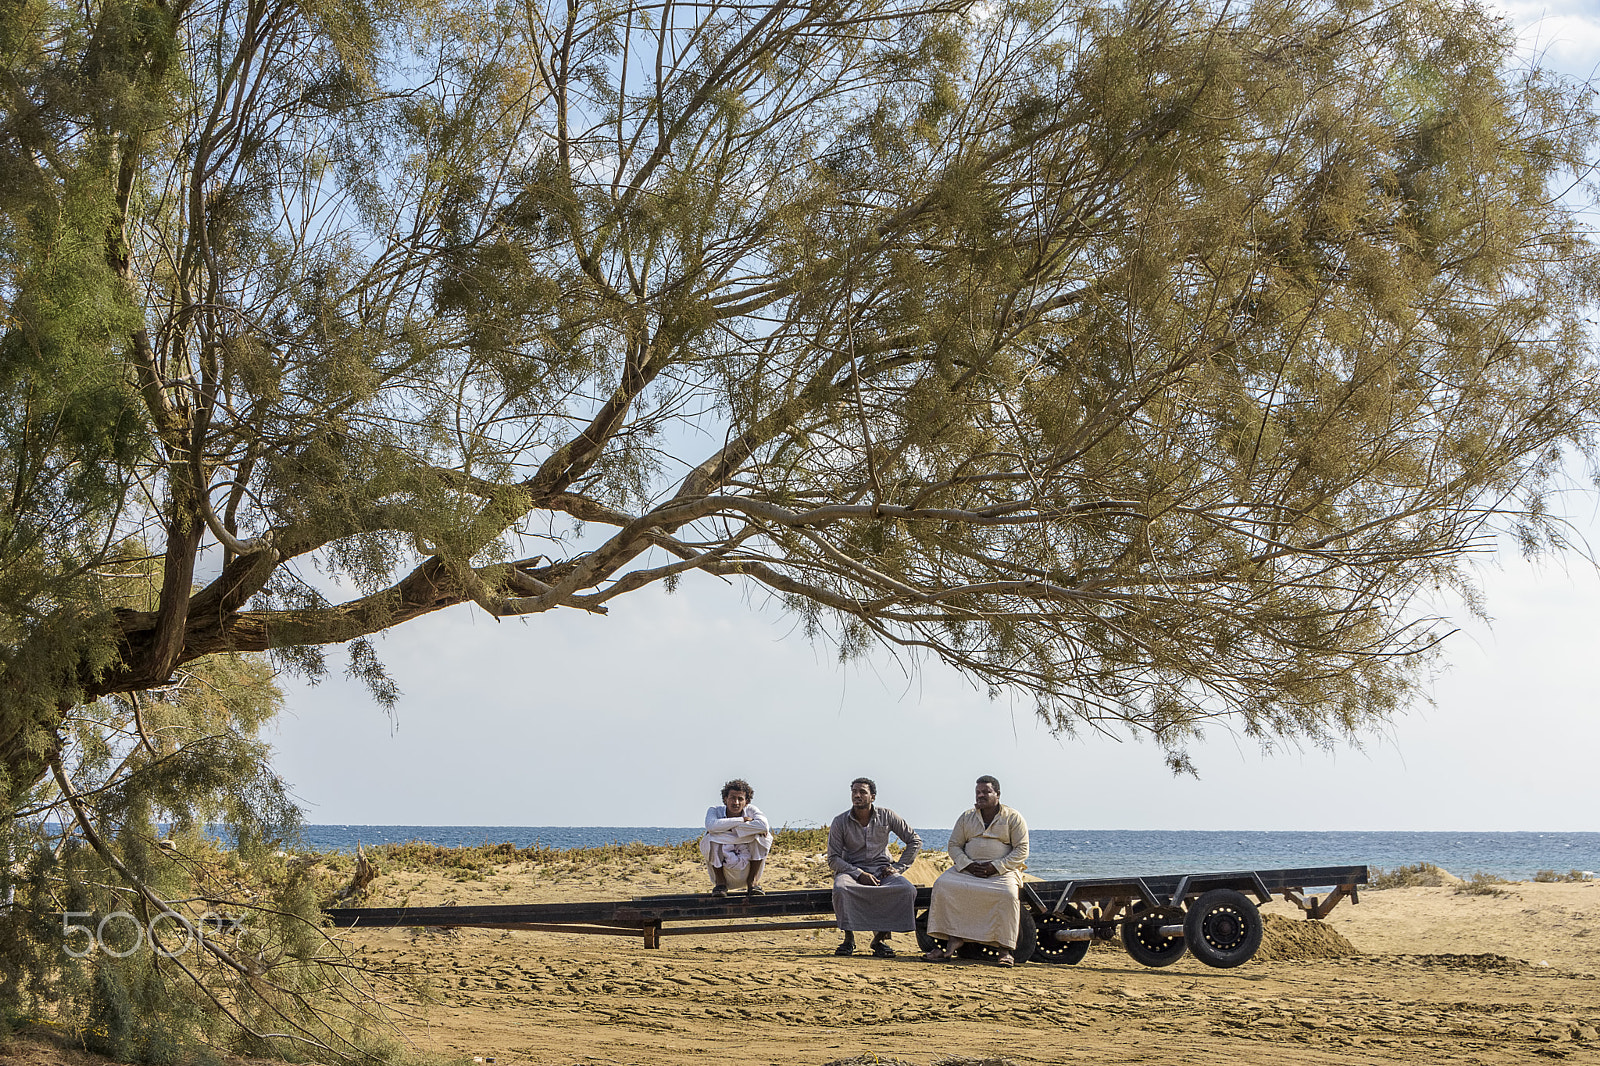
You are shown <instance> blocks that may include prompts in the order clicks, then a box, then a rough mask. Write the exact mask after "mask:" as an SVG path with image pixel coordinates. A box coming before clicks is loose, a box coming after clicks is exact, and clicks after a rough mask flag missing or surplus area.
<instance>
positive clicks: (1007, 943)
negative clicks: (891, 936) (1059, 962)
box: [923, 774, 1028, 966]
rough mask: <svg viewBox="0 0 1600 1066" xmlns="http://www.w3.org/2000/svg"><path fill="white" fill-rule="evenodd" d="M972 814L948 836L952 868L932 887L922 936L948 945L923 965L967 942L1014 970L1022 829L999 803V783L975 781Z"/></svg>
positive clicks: (1024, 856)
mask: <svg viewBox="0 0 1600 1066" xmlns="http://www.w3.org/2000/svg"><path fill="white" fill-rule="evenodd" d="M973 798H974V805H973V808H972V810H970V811H967V812H966V813H964V814H963V815H962V816H961V817H960V818H958V819H957V820H956V825H955V828H954V829H952V830H951V831H950V859H951V861H952V863H954V865H953V866H951V868H950V869H948V870H946V871H945V872H944V873H942V874H940V875H939V880H937V881H935V882H934V883H933V903H932V905H931V906H930V907H929V908H928V933H929V934H930V935H932V936H936V937H942V938H944V939H946V940H947V941H948V943H946V944H945V946H944V947H943V948H936V949H935V950H933V951H930V952H928V953H927V954H926V955H924V956H923V958H925V959H927V960H928V961H929V962H943V961H945V960H946V959H953V958H955V957H956V952H958V951H960V950H961V948H962V946H963V945H964V944H965V943H966V942H967V941H969V940H971V941H976V942H977V943H980V944H988V945H989V946H990V947H995V948H999V949H1000V957H999V959H997V960H996V961H997V962H998V963H999V964H1000V965H1001V966H1012V965H1015V963H1016V960H1015V959H1014V958H1013V957H1012V954H1011V952H1012V950H1013V949H1014V948H1016V946H1017V929H1018V926H1019V924H1020V917H1021V908H1020V906H1019V904H1018V901H1017V893H1018V889H1019V888H1020V887H1021V885H1022V871H1023V870H1024V869H1025V868H1026V866H1027V861H1028V823H1027V822H1025V821H1023V820H1022V815H1020V814H1018V813H1017V812H1016V811H1014V810H1012V809H1011V808H1010V807H1007V806H1005V805H1004V804H1002V803H1001V802H1000V782H999V781H996V780H995V779H994V778H992V777H990V776H988V775H987V774H985V775H984V776H983V777H980V778H978V785H977V789H976V790H975V791H974V793H973Z"/></svg>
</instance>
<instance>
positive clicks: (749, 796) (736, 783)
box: [722, 777, 756, 803]
mask: <svg viewBox="0 0 1600 1066" xmlns="http://www.w3.org/2000/svg"><path fill="white" fill-rule="evenodd" d="M730 792H743V793H744V801H745V802H746V803H749V802H751V801H752V800H754V799H755V798H756V790H755V789H753V788H751V787H750V782H748V781H746V780H745V779H744V778H742V777H736V778H734V779H733V780H732V781H729V782H728V783H727V784H726V785H723V786H722V801H723V802H724V803H726V802H727V801H728V793H730Z"/></svg>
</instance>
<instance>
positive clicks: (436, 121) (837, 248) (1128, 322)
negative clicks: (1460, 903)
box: [0, 0, 1596, 788]
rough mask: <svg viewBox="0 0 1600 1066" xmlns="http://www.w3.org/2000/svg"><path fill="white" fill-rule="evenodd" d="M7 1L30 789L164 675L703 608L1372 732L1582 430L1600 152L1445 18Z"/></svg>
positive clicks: (862, 0) (10, 410)
mask: <svg viewBox="0 0 1600 1066" xmlns="http://www.w3.org/2000/svg"><path fill="white" fill-rule="evenodd" d="M0 20H3V22H0V50H3V69H0V101H3V102H0V108H3V110H0V203H3V205H4V214H3V219H4V221H3V229H0V264H3V265H0V271H3V274H0V299H3V300H4V330H5V333H4V338H3V342H0V343H3V358H4V369H3V373H0V395H3V396H4V402H5V405H6V407H5V412H4V416H3V419H0V434H4V447H3V451H0V472H3V474H4V478H3V481H4V486H5V488H4V491H5V497H4V502H3V503H0V567H3V568H4V574H3V577H0V598H3V601H4V602H3V606H4V611H5V614H4V618H3V619H0V627H3V636H4V639H3V648H0V656H3V658H0V765H3V767H4V768H5V770H6V772H7V773H8V774H9V775H10V780H11V782H12V785H13V787H15V788H22V787H26V786H27V785H28V784H30V783H31V782H34V781H36V780H38V779H40V778H41V777H42V776H44V775H45V774H47V773H48V772H49V770H50V764H51V762H52V761H54V760H56V756H55V754H54V752H55V751H56V749H57V745H58V744H59V742H60V737H61V724H62V722H63V720H64V718H65V717H66V716H67V715H69V714H70V713H71V710H72V708H73V707H74V706H77V705H80V704H84V703H86V702H89V701H93V700H95V699H97V698H102V697H106V696H108V695H111V694H118V693H131V692H135V691H138V690H142V689H147V688H150V687H153V686H161V685H162V684H164V683H166V682H168V681H169V679H171V678H172V677H173V676H174V673H175V671H177V670H179V668H180V667H182V666H183V664H185V663H187V662H189V661H191V660H194V659H196V658H197V657H200V656H205V655H210V654H214V653H219V652H228V653H234V652H251V651H270V652H275V653H278V654H280V655H282V656H285V657H288V658H289V659H292V660H294V661H297V662H298V663H300V664H301V665H302V666H305V667H309V668H312V669H315V668H316V665H317V663H318V662H319V661H320V658H319V653H318V651H317V649H319V648H321V647H323V646H327V645H334V644H349V645H350V646H351V655H352V661H353V663H354V665H355V667H356V668H357V669H358V670H360V671H361V672H364V673H365V674H366V675H367V676H369V677H370V678H371V679H372V680H373V681H374V683H375V685H376V686H377V688H378V689H379V691H380V692H382V691H383V685H384V682H383V679H382V674H381V666H379V665H378V664H377V663H376V661H375V660H374V659H373V657H372V653H371V648H370V646H369V645H368V644H366V642H365V640H364V638H366V637H367V636H368V635H369V634H372V633H374V632H377V631H380V630H383V629H386V628H388V627H390V626H395V625H399V624H401V623H404V622H406V621H408V620H410V619H413V618H416V617H418V616H421V615H424V614H427V613H429V612H432V611H437V610H439V609H441V608H444V607H448V606H451V605H454V604H461V603H467V602H471V603H475V604H476V605H477V606H478V607H479V608H481V609H482V610H484V611H486V612H488V613H489V614H491V615H494V616H496V617H505V616H514V615H525V614H531V613H536V612H544V611H555V610H582V611H593V612H605V611H607V610H610V609H613V608H615V609H626V608H625V604H626V600H625V599H624V596H625V594H626V593H629V592H632V591H635V590H638V589H641V588H644V587H646V586H649V585H652V584H655V583H676V582H679V581H681V580H682V579H684V578H685V577H686V576H688V577H689V578H690V579H691V580H693V579H694V577H695V575H701V574H704V575H718V576H720V577H722V578H730V579H734V580H738V581H743V582H747V583H750V584H751V585H754V586H763V587H765V588H767V589H770V590H772V591H773V592H774V593H775V594H776V595H777V596H779V597H781V600H782V602H783V603H784V604H786V605H787V606H788V607H789V608H790V609H791V610H793V611H795V612H796V613H797V614H799V615H800V616H802V617H803V618H804V620H805V622H806V624H807V626H808V627H809V628H812V629H813V631H815V632H819V633H824V634H828V635H829V636H830V637H831V638H833V639H836V640H838V641H839V642H840V644H841V647H842V649H843V650H844V651H845V652H847V653H848V652H851V651H854V650H857V649H860V648H862V647H866V646H869V645H871V644H873V643H874V642H886V643H888V644H890V645H894V646H898V647H902V648H907V649H913V650H914V651H913V654H931V655H934V656H937V657H938V658H940V659H943V660H945V661H947V662H949V663H951V664H953V665H954V666H956V667H957V668H959V669H960V670H962V671H965V672H966V673H967V674H969V675H970V676H971V677H973V678H975V679H977V680H979V681H980V682H981V683H984V684H987V685H989V686H992V687H994V688H996V689H1001V690H1004V689H1012V690H1020V691H1022V692H1025V693H1028V694H1031V695H1032V696H1033V697H1034V698H1035V699H1036V703H1037V707H1038V710H1039V713H1040V714H1041V715H1043V716H1044V717H1045V718H1046V719H1047V720H1049V721H1050V722H1051V723H1052V724H1054V725H1056V726H1058V727H1062V728H1067V729H1070V728H1073V727H1074V726H1075V725H1081V724H1084V723H1093V724H1096V725H1100V726H1107V725H1111V724H1118V723H1125V724H1129V725H1131V726H1133V727H1135V728H1139V729H1145V730H1148V731H1150V732H1152V733H1153V734H1154V735H1155V736H1156V737H1157V738H1158V740H1159V742H1160V743H1161V744H1162V745H1163V746H1164V750H1165V751H1166V752H1167V753H1168V755H1169V757H1170V758H1171V759H1172V760H1173V762H1174V764H1175V765H1178V766H1182V765H1183V764H1184V755H1183V745H1184V742H1185V738H1186V737H1187V736H1189V735H1190V734H1191V733H1192V731H1193V730H1194V729H1195V728H1196V727H1197V726H1198V725H1200V724H1203V723H1204V722H1206V721H1208V720H1212V719H1215V718H1217V717H1225V718H1228V719H1230V720H1231V721H1232V722H1234V723H1236V724H1237V725H1238V726H1239V727H1241V728H1243V729H1244V730H1246V731H1249V732H1252V733H1256V734H1258V735H1261V736H1263V737H1266V738H1273V737H1295V736H1300V737H1311V738H1327V737H1330V736H1337V735H1340V734H1342V733H1358V732H1359V731H1360V730H1361V729H1362V728H1363V727H1364V726H1366V725H1370V724H1371V723H1373V722H1375V721H1378V720H1381V719H1383V718H1384V717H1385V716H1386V715H1388V714H1389V713H1391V712H1392V711H1393V710H1394V709H1396V708H1397V707H1399V706H1401V705H1402V704H1403V703H1404V701H1405V700H1406V699H1408V698H1409V697H1410V696H1411V695H1412V694H1413V693H1414V691H1415V688H1416V686H1417V684H1418V681H1419V673H1418V664H1419V663H1420V662H1422V661H1424V660H1425V658H1426V654H1427V652H1428V650H1429V649H1430V648H1432V647H1433V646H1434V645H1435V644H1436V642H1437V640H1438V639H1439V637H1440V636H1441V634H1442V632H1443V631H1444V629H1445V628H1447V627H1444V626H1443V624H1442V623H1441V622H1440V621H1439V620H1437V619H1434V618H1433V617H1432V616H1431V614H1430V612H1429V611H1428V610H1427V609H1425V607H1423V606H1420V605H1421V604H1425V603H1426V602H1427V601H1426V600H1425V599H1421V598H1419V593H1428V594H1430V595H1431V593H1432V590H1434V589H1436V588H1438V587H1441V586H1456V587H1459V586H1461V585H1462V583H1463V581H1464V572H1463V560H1464V558H1465V556H1466V555H1467V553H1470V552H1472V551H1474V550H1476V549H1479V548H1482V547H1483V546H1484V545H1486V544H1487V543H1488V540H1489V538H1490V537H1491V536H1492V535H1493V534H1494V533H1495V532H1496V531H1498V530H1501V529H1505V528H1512V529H1515V530H1517V531H1518V532H1519V533H1520V534H1521V535H1522V536H1523V537H1524V538H1525V539H1527V540H1528V541H1529V542H1530V543H1533V544H1538V543H1548V542H1549V540H1550V538H1551V537H1558V536H1559V530H1558V529H1556V528H1555V527H1554V526H1553V525H1552V524H1551V522H1550V520H1549V519H1548V518H1547V516H1546V513H1545V510H1544V507H1543V504H1542V500H1543V499H1544V495H1545V493H1546V492H1548V491H1549V489H1550V486H1551V483H1552V479H1553V478H1555V477H1558V476H1559V474H1560V472H1561V469H1562V464H1563V462H1564V459H1563V456H1564V454H1570V449H1572V448H1573V447H1576V448H1579V449H1582V448H1583V447H1584V446H1585V445H1586V444H1587V443H1588V440H1589V435H1590V433H1591V430H1592V428H1593V424H1594V414H1595V411H1596V407H1595V402H1594V401H1595V398H1596V392H1595V390H1596V373H1595V371H1596V365H1595V359H1594V352H1593V348H1592V336H1591V333H1590V330H1589V328H1588V326H1587V324H1586V322H1585V320H1584V314H1585V310H1586V307H1587V303H1586V301H1588V299H1589V298H1590V296H1591V293H1592V289H1591V286H1592V285H1593V283H1594V281H1595V279H1596V272H1595V265H1596V264H1595V255H1594V249H1593V248H1592V246H1591V245H1590V244H1589V243H1588V241H1587V239H1586V237H1585V236H1584V235H1583V231H1582V228H1581V227H1580V226H1579V224H1578V221H1577V219H1576V216H1575V213H1574V207H1573V204H1574V202H1575V201H1574V194H1573V193H1572V191H1571V190H1572V189H1574V188H1579V187H1580V186H1579V185H1578V184H1577V183H1578V182H1579V181H1580V179H1582V177H1583V176H1584V175H1586V173H1587V168H1588V167H1589V166H1590V165H1591V163H1592V162H1593V160H1594V144H1595V135H1596V121H1595V115H1594V113H1593V111H1592V109H1591V107H1590V103H1589V96H1588V95H1587V94H1586V93H1585V92H1583V91H1581V87H1575V86H1569V85H1564V84H1562V83H1561V82H1560V81H1559V80H1556V79H1553V78H1550V77H1548V76H1546V75H1544V74H1542V73H1540V72H1539V71H1537V70H1532V69H1523V68H1520V67H1519V66H1518V65H1517V61H1516V59H1515V53H1514V41H1513V37H1512V35H1511V33H1510V31H1509V29H1508V28H1507V27H1506V26H1504V25H1503V24H1501V23H1499V22H1497V21H1496V20H1494V19H1493V18H1491V17H1489V16H1487V15H1485V14H1484V13H1483V12H1482V11H1481V10H1480V9H1479V8H1477V7H1476V6H1475V5H1474V4H1472V3H1468V2H1464V0H1398V2H1396V3H1392V4H1388V5H1382V4H1377V3H1371V2H1367V0H1257V2H1254V3H1248V4H1226V3H1222V2H1211V0H1170V2H1166V0H1112V2H1110V3H1077V2H1074V3H1067V2H1060V3H1056V2H1051V0H1045V2H1019V3H1009V2H1001V3H983V4H974V3H969V2H965V0H959V2H958V0H952V2H948V3H944V2H940V0H929V2H922V0H822V2H815V3H806V4H800V3H789V2H786V0H776V2H769V0H757V2H756V3H751V4H725V3H697V4H677V3H674V2H672V0H662V2H660V3H655V2H630V0H622V2H618V3H612V4H591V3H585V2H581V0H569V2H568V3H566V4H554V3H550V4H546V3H544V2H542V0H523V2H521V3H504V4H501V5H498V6H496V5H480V4H475V3H461V4H457V3H453V2H451V0H401V2H397V3H390V4H377V3H369V2H367V0H83V2H79V3H71V4H68V3H65V2H62V0H11V2H9V3H8V4H7V5H6V6H5V7H4V9H3V15H0ZM1569 186H1570V188H1569ZM139 544H150V545H152V546H153V547H152V551H151V554H152V555H154V556H157V557H159V558H158V559H157V560H156V561H157V562H158V563H159V590H158V592H157V594H156V595H154V596H153V597H152V598H151V599H150V601H149V602H132V601H130V600H128V599H126V598H125V597H124V595H123V593H122V592H120V591H119V589H121V588H122V585H121V584H119V581H118V578H117V575H118V574H119V573H122V572H124V571H127V570H128V569H129V568H130V567H136V566H137V565H138V561H137V560H136V559H135V558H133V556H134V555H136V554H137V552H138V551H139V550H142V549H137V548H136V547H134V546H136V545H139ZM330 577H334V578H339V579H341V580H342V581H343V583H344V584H345V585H346V586H353V587H354V589H355V593H354V594H353V595H354V598H352V599H349V600H348V601H346V602H332V601H330V600H329V599H328V598H327V596H328V595H329V593H328V591H327V590H328V589H330V588H333V587H335V585H334V583H333V582H331V581H329V580H328V578H330ZM534 654H536V653H535V651H534V650H533V649H530V655H534ZM551 668H556V667H554V666H552V667H551Z"/></svg>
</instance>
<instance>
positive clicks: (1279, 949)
mask: <svg viewBox="0 0 1600 1066" xmlns="http://www.w3.org/2000/svg"><path fill="white" fill-rule="evenodd" d="M1261 921H1262V924H1263V928H1262V931H1261V949H1260V950H1259V951H1257V952H1256V958H1258V959H1261V960H1262V961H1264V962H1304V961H1305V960H1307V959H1342V958H1347V957H1349V956H1351V955H1359V954H1361V952H1360V951H1358V950H1357V949H1356V946H1355V945H1354V944H1352V943H1350V941H1348V940H1346V939H1345V938H1344V936H1343V935H1342V934H1340V933H1339V931H1338V930H1336V929H1334V928H1333V927H1332V926H1330V925H1327V924H1326V923H1324V922H1308V921H1306V920H1305V919H1303V918H1302V919H1300V920H1298V921H1297V920H1295V919H1293V918H1285V917H1284V916H1283V915H1281V914H1263V915H1262V916H1261Z"/></svg>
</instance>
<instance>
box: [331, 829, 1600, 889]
mask: <svg viewBox="0 0 1600 1066" xmlns="http://www.w3.org/2000/svg"><path fill="white" fill-rule="evenodd" d="M918 832H920V833H921V834H922V843H923V846H924V847H925V848H934V849H942V848H943V847H944V846H945V842H946V840H947V839H948V837H949V835H950V833H949V830H947V829H922V830H918ZM699 835H700V830H699V829H691V828H677V827H665V826H487V825H451V826H434V825H311V826H306V828H305V835H304V842H305V844H306V846H308V847H311V848H315V849H317V850H319V851H350V850H353V849H354V848H355V846H356V844H358V843H360V844H366V845H368V846H370V845H373V844H385V843H403V842H405V841H409V840H420V841H425V842H427V843H431V844H441V845H445V846H447V847H459V846H462V845H475V844H499V843H503V842H510V843H512V844H515V845H517V846H518V847H527V846H529V845H530V844H535V843H537V844H542V845H544V846H545V847H551V848H579V847H594V846H597V845H601V844H613V843H631V842H633V841H640V842H643V843H645V844H675V843H679V842H681V841H684V840H693V839H695V838H696V837H698V836H699ZM1029 845H1030V848H1031V854H1030V856H1029V859H1028V872H1029V873H1031V874H1033V875H1035V876H1037V877H1042V878H1045V879H1047V880H1056V879H1065V878H1070V877H1110V876H1115V875H1119V874H1165V873H1175V874H1182V873H1205V872H1208V871H1222V870H1271V869H1282V868H1285V867H1297V866H1346V865H1357V864H1363V863H1364V864H1366V865H1368V866H1379V867H1383V868H1384V869H1392V868H1393V867H1396V866H1408V865H1410V864H1412V863H1416V862H1431V863H1434V864H1435V865H1437V866H1441V867H1443V868H1444V869H1446V870H1449V871H1450V872H1451V873H1454V874H1456V875H1458V876H1461V877H1468V876H1470V875H1472V874H1474V873H1479V872H1481V873H1486V874H1492V875H1494V876H1496V877H1503V878H1506V879H1507V880H1525V879H1527V878H1530V877H1532V876H1533V875H1534V874H1535V873H1537V872H1538V871H1540V870H1555V871H1556V872H1557V873H1561V874H1565V873H1566V872H1567V871H1568V870H1574V869H1576V870H1588V871H1596V872H1600V833H1367V832H1338V833H1334V832H1259V831H1244V830H1240V831H1229V830H1215V831H1206V832H1195V831H1185V832H1178V831H1172V830H1160V829H1155V830H1118V829H1035V830H1033V831H1032V832H1031V833H1030V834H1029Z"/></svg>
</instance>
